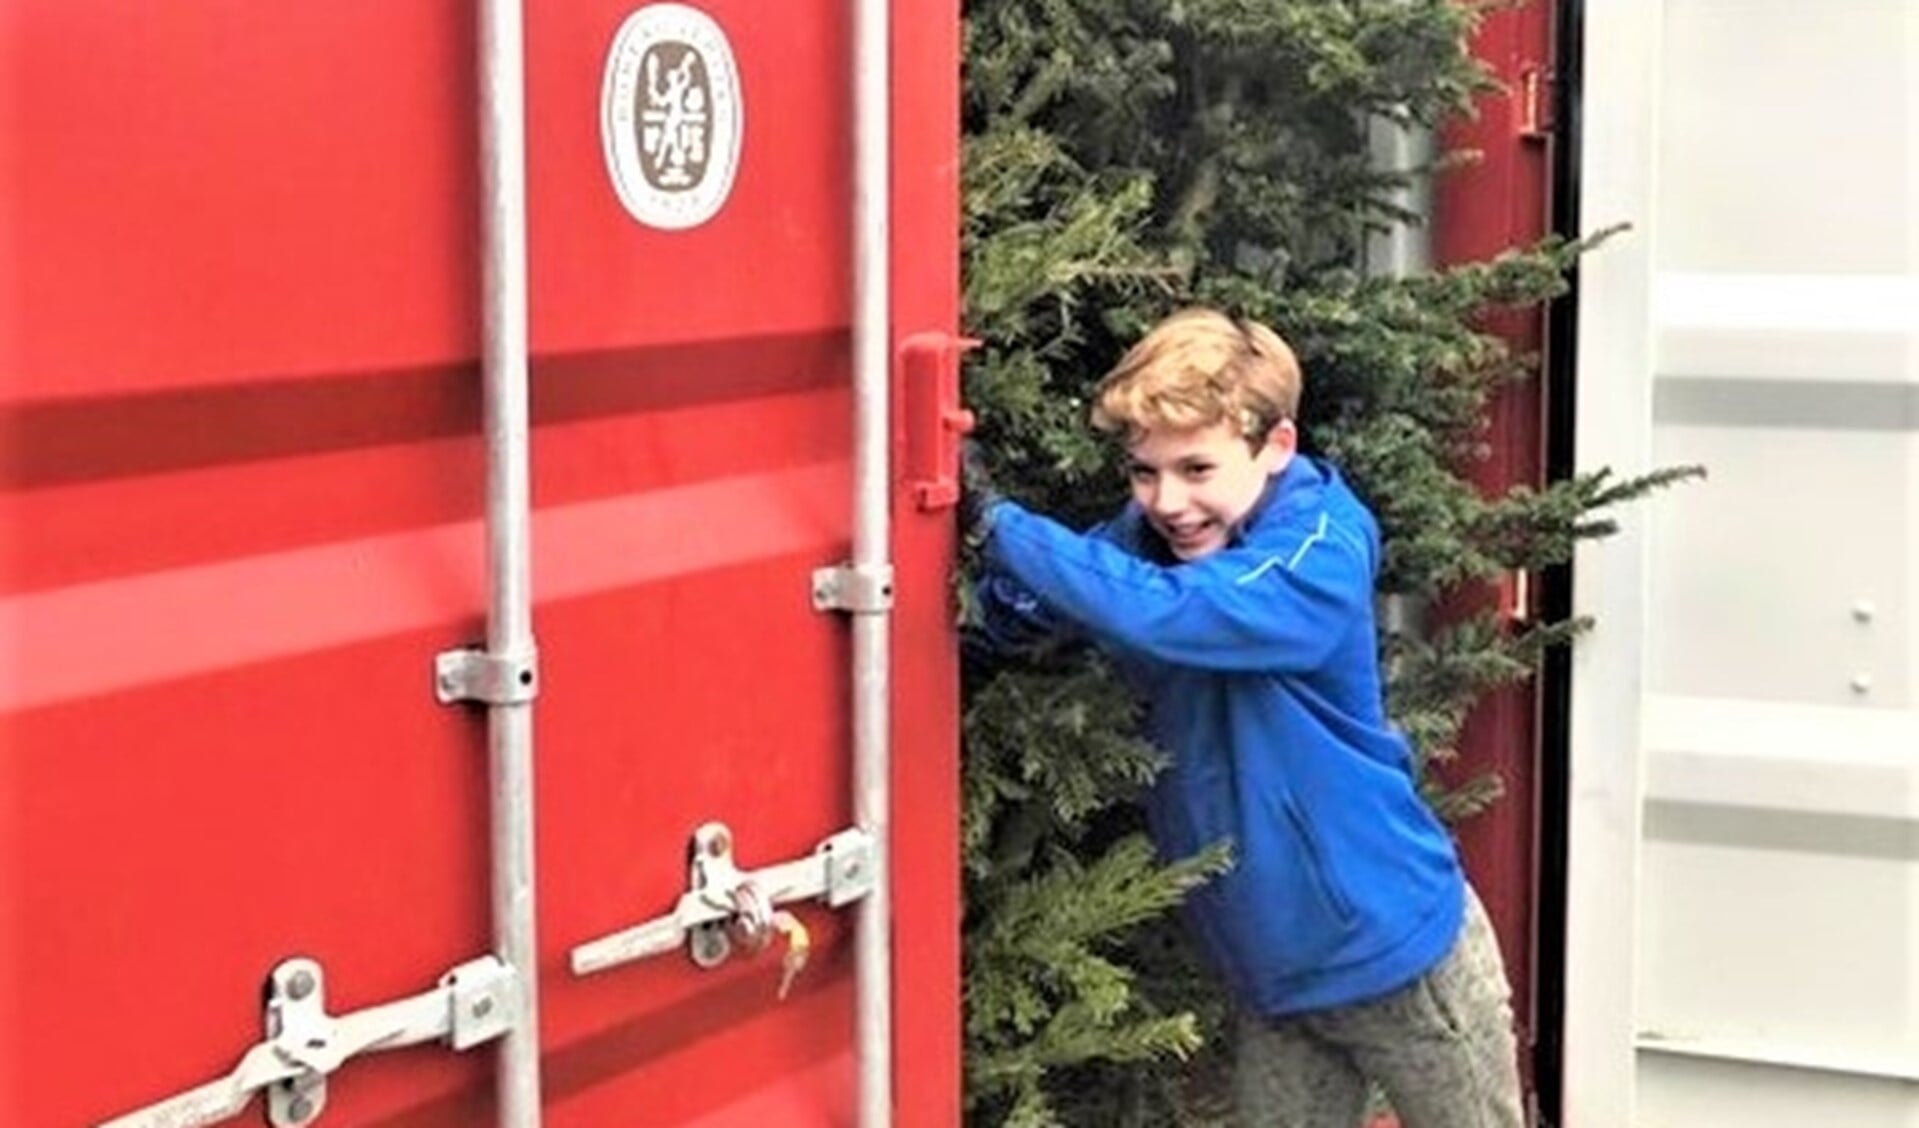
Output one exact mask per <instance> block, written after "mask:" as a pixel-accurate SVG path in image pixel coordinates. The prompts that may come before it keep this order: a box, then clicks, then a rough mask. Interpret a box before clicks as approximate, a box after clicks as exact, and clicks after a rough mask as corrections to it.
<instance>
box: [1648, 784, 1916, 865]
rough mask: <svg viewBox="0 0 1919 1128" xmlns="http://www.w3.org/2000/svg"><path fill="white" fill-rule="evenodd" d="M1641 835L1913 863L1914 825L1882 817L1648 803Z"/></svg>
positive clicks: (1666, 801) (1662, 801)
mask: <svg viewBox="0 0 1919 1128" xmlns="http://www.w3.org/2000/svg"><path fill="white" fill-rule="evenodd" d="M1645 832H1646V837H1647V838H1649V839H1653V840H1655V841H1659V842H1683V843H1687V844H1690V845H1694V846H1735V847H1740V848H1743V849H1747V850H1786V851H1791V852H1792V853H1795V854H1837V855H1841V856H1844V857H1853V858H1878V859H1882V860H1886V861H1894V862H1912V861H1919V820H1915V819H1897V818H1887V817H1885V816H1882V815H1834V814H1826V813H1823V812H1812V811H1780V810H1773V809H1770V808H1765V807H1732V806H1721V805H1719V804H1712V803H1683V802H1679V801H1676V800H1671V799H1649V800H1647V801H1646V823H1645Z"/></svg>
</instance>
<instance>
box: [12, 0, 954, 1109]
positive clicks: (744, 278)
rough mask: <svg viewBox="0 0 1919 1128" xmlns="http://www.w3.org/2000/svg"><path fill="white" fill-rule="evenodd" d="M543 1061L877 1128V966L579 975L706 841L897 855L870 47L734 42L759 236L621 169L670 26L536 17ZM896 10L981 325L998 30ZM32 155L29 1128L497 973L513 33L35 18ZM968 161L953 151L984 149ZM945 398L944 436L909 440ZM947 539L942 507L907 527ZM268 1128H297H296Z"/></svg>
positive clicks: (904, 590)
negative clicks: (485, 197) (466, 683)
mask: <svg viewBox="0 0 1919 1128" xmlns="http://www.w3.org/2000/svg"><path fill="white" fill-rule="evenodd" d="M528 7H529V9H530V10H529V13H528V21H527V72H528V102H527V106H528V133H529V181H530V185H529V192H530V211H531V225H532V239H531V271H532V284H533V290H532V310H531V312H532V324H533V347H534V362H533V407H534V418H535V438H534V451H533V468H534V495H535V502H536V505H537V512H536V515H535V523H534V552H535V559H534V576H535V587H536V598H537V604H538V605H537V610H536V618H535V627H536V632H537V634H538V636H539V640H540V643H541V650H542V664H543V691H542V696H541V698H540V699H539V702H538V704H537V708H536V714H535V716H536V729H537V743H536V757H537V785H538V789H539V791H538V805H539V807H538V815H537V818H538V823H537V841H538V849H539V871H538V880H539V887H538V898H539V911H540V920H539V932H540V942H541V947H542V951H543V958H542V959H543V962H542V966H541V967H540V968H539V969H538V973H539V975H540V978H541V985H542V996H543V997H542V1007H543V1013H542V1020H543V1022H542V1040H543V1044H544V1048H545V1053H544V1068H545V1092H546V1098H547V1106H548V1107H547V1120H548V1123H550V1124H556V1125H565V1124H578V1125H602V1124H613V1123H617V1124H670V1125H682V1124H685V1125H693V1124H698V1125H709V1126H715V1128H717V1126H720V1125H727V1124H748V1123H751V1124H781V1125H796V1126H797V1125H812V1124H821V1125H825V1124H844V1123H849V1122H850V1118H851V1112H850V1109H851V1106H852V1103H853V1093H854V1073H853V1070H854V1061H853V1043H852V1014H853V992H852V967H851V951H850V945H849V944H847V943H846V939H847V937H848V935H849V927H848V926H849V925H850V919H848V918H840V917H836V916H835V915H834V914H832V913H830V912H829V911H827V910H825V909H823V908H817V907H806V908H802V909H801V910H800V913H801V915H802V917H803V918H804V919H805V920H806V921H807V922H808V924H810V925H811V926H812V927H813V930H814V933H815V941H816V947H815V953H814V958H813V961H812V964H811V965H810V966H809V967H808V969H807V970H806V971H805V972H804V973H803V974H802V975H801V977H800V979H799V980H798V981H797V984H796V986H795V989H794V992H793V994H792V996H791V997H789V998H788V999H787V1000H786V1001H785V1002H783V1003H781V1002H778V1001H776V999H775V987H776V984H777V982H778V967H777V958H776V957H775V956H773V955H771V954H768V955H765V956H761V957H759V958H741V957H736V958H735V959H733V960H732V961H730V962H729V963H728V964H727V965H726V966H725V967H723V968H721V969H719V970H717V971H712V972H701V971H698V970H696V969H694V968H693V967H692V966H691V965H690V964H689V963H688V962H687V961H686V960H685V959H684V958H683V957H679V956H666V957H661V958H657V959H654V960H650V961H646V962H644V963H641V964H635V965H629V966H628V967H625V968H621V969H617V970H614V971H611V972H607V973H603V974H601V975H598V976H594V977H590V978H587V979H575V978H573V977H572V976H571V975H570V973H569V972H568V970H567V966H566V952H567V949H568V948H570V947H571V946H572V945H574V944H576V943H579V942H580V941H582V940H585V939H588V938H591V937H593V936H597V935H600V934H602V933H605V932H607V931H610V930H612V929H615V928H619V927H623V926H625V925H629V924H633V923H637V922H638V921H640V920H642V919H645V918H647V917H651V916H654V915H658V914H660V913H662V912H664V911H666V910H667V909H668V908H669V907H670V906H671V904H672V902H673V900H674V898H676V897H677V896H678V894H679V893H680V892H681V891H683V889H684V886H685V881H686V872H685V861H684V851H685V846H686V841H687V836H688V835H689V834H690V832H691V831H692V829H693V828H694V827H695V826H696V825H698V824H699V823H701V822H704V821H707V820H712V819H720V820H724V821H726V822H727V823H729V824H730V825H731V826H732V827H733V828H734V830H735V833H736V835H737V838H738V842H737V851H738V857H739V861H740V863H741V864H742V865H743V866H749V867H751V866H758V865H763V864H768V863H772V862H776V861H782V860H786V859H790V858H793V857H797V856H799V855H802V854H804V853H806V852H808V851H810V850H811V849H812V848H813V847H814V845H815V844H817V842H818V841H819V840H820V839H822V838H824V837H825V836H826V835H828V834H830V833H832V832H834V831H837V830H839V829H842V828H844V827H845V826H846V825H848V823H849V821H850V817H851V816H850V809H849V802H848V798H847V796H848V794H849V792H850V762H849V759H850V740H849V726H850V719H849V718H850V714H849V702H850V685H849V679H848V676H847V672H846V667H847V662H848V641H847V632H846V629H845V623H844V622H843V621H841V620H840V619H839V618H837V617H835V616H830V615H822V614H820V613H818V612H816V611H814V610H813V609H812V607H811V604H810V599H809V593H810V583H809V579H810V575H811V572H812V570H813V569H815V568H817V567H820V566H823V565H826V564H831V563H835V562H838V561H839V560H841V559H843V558H844V556H845V555H846V553H847V541H848V537H849V530H850V519H851V515H850V512H849V509H848V497H849V494H850V457H851V445H850V421H849V415H850V411H851V406H850V396H849V391H848V382H849V379H848V355H849V346H848V337H847V318H848V313H847V310H848V306H849V297H848V290H849V284H850V283H849V279H850V272H849V270H848V268H847V257H848V247H849V244H850V226H849V223H850V203H849V201H850V192H849V190H848V174H847V170H848V167H849V164H850V154H851V142H850V136H851V127H850V122H849V121H848V116H847V107H848V105H849V104H850V99H849V98H848V96H847V84H848V78H847V74H848V67H849V65H850V60H849V58H848V52H849V34H848V29H847V26H846V17H845V13H844V11H843V9H844V7H845V6H844V5H843V4H839V3H834V2H828V0H811V2H807V3H795V4H789V5H782V6H780V8H779V9H778V10H777V11H768V10H767V9H765V7H764V6H762V5H753V4H749V3H746V2H745V0H735V2H732V3H720V2H715V3H711V4H709V5H706V7H705V10H706V11H707V12H708V14H709V15H711V16H712V18H713V19H715V20H716V21H717V22H718V23H719V24H720V25H721V26H722V27H723V28H724V29H725V31H726V33H727V35H728V36H729V38H730V40H731V45H732V49H733V52H734V55H735V58H736V59H737V62H738V68H739V74H740V87H741V90H742V94H743V97H742V102H743V105H744V114H743V118H742V121H743V136H742V144H741V155H740V161H739V167H738V173H737V176H736V179H735V182H734V184H733V188H732V193H731V196H730V198H729V199H728V201H727V202H726V204H725V206H724V208H723V209H722V210H721V211H720V212H719V213H718V214H717V215H716V216H715V217H714V218H713V219H712V220H710V221H709V222H707V223H706V224H704V225H702V226H699V227H696V228H694V229H691V230H686V231H676V232H666V231H659V230H654V229H650V228H646V227H643V226H641V225H639V224H638V223H636V222H634V220H633V219H632V218H631V217H630V216H629V215H627V213H626V212H625V210H624V209H623V208H622V207H621V205H620V202H619V200H618V199H617V198H616V196H615V194H614V192H613V189H612V187H611V184H610V183H609V180H608V174H607V171H606V167H605V161H604V158H603V156H602V146H601V137H600V132H599V130H600V124H599V123H600V104H599V103H600V94H601V83H602V78H603V72H604V66H605V62H606V54H607V49H608V46H609V45H610V43H611V42H612V39H613V36H614V33H615V31H616V30H617V29H618V28H619V27H620V25H621V23H622V21H624V20H625V19H626V18H627V16H628V15H629V14H630V13H631V11H632V8H631V7H629V6H625V5H619V4H610V3H602V2H598V0H573V2H569V3H554V4H539V5H529V6H528ZM899 7H900V9H901V10H900V11H898V12H896V15H895V48H894V50H895V59H896V66H898V67H900V68H901V69H902V71H903V72H904V71H905V70H906V69H907V68H908V67H911V68H912V70H913V72H914V73H915V74H916V75H917V77H915V78H913V79H912V80H910V81H903V82H901V83H899V84H898V86H897V89H896V94H895V104H894V107H893V113H894V117H895V120H896V122H902V121H904V122H913V121H935V122H939V123H941V125H940V128H938V129H933V130H924V129H917V130H915V136H914V137H913V138H910V139H907V138H904V136H903V139H902V142H901V143H900V145H899V147H898V149H897V150H896V156H895V173H894V192H895V196H896V199H897V201H898V203H897V208H898V210H897V211H896V213H895V216H894V220H893V224H894V233H895V240H896V245H897V246H898V247H899V248H900V249H899V250H897V251H896V253H895V255H894V263H895V267H894V275H895V282H896V285H897V286H898V292H897V297H896V303H895V309H894V314H895V323H896V324H897V325H899V326H900V327H901V334H902V335H904V334H905V333H906V332H910V331H924V330H950V329H951V328H952V327H953V321H954V317H955V310H956V304H957V295H956V283H955V278H954V274H955V268H954V262H955V248H954V246H953V242H954V239H955V238H956V231H957V216H956V204H955V199H956V184H955V181H954V176H955V164H956V139H955V136H954V134H955V133H956V121H957V110H956V103H957V91H956V75H955V71H954V65H953V61H954V59H955V57H956V51H957V38H956V37H957V11H956V10H953V9H952V6H950V5H944V4H941V5H931V6H927V7H925V8H919V9H913V10H908V9H907V8H906V7H905V6H904V5H901V6H899ZM0 29H3V30H0V57H4V59H5V60H6V62H7V63H8V64H9V65H8V73H9V74H10V76H12V78H11V82H12V84H13V87H14V93H15V96H16V97H15V101H14V103H13V104H12V105H11V106H10V107H9V113H10V114H11V120H10V122H9V125H10V128H9V129H8V130H6V131H5V132H6V139H5V140H4V141H3V142H0V232H4V233H5V234H6V236H7V238H8V240H9V244H10V262H9V277H8V278H7V279H6V286H5V287H4V289H0V300H3V301H4V305H0V365H3V367H0V442H4V447H3V448H0V639H4V640H6V641H5V644H4V649H0V735H3V736H4V743H3V744H0V1014H4V1015H5V1020H4V1022H0V1123H5V1124H8V1125H20V1126H22V1128H37V1126H40V1125H69V1124H82V1123H91V1122H95V1121H98V1120H101V1119H104V1118H106V1117H109V1116H112V1115H116V1114H119V1113H122V1112H126V1111H129V1110H131V1109H133V1108H135V1107H138V1106H140V1105H143V1104H146V1103H149V1102H152V1101H155V1100H157V1099H159V1098H161V1097H164V1096H167V1095H170V1094H172V1093H174V1092H177V1091H180V1090H182V1089H185V1088H187V1087H189V1086H192V1085H195V1084H198V1083H200V1082H202V1081H206V1080H210V1079H212V1078H213V1077H214V1076H216V1075H218V1074H221V1073H224V1072H225V1071H226V1070H227V1069H229V1068H230V1067H231V1066H232V1065H233V1063H234V1062H235V1061H236V1060H237V1058H238V1056H239V1054H240V1053H241V1052H242V1051H244V1050H245V1049H246V1048H247V1047H248V1046H249V1045H251V1044H252V1042H253V1041H254V1040H255V1039H257V1037H258V1036H259V1024H260V1013H259V1000H258V988H259V984H260V982H261V980H262V978H263V977H264V975H265V974H266V972H267V971H268V970H269V969H270V968H271V967H272V966H273V965H274V964H275V963H277V962H279V961H280V960H282V959H284V958H287V957H289V956H292V955H296V954H303V955H308V956H312V957H314V958H316V959H318V960H320V961H321V963H322V965H323V966H324V968H325V970H326V973H327V976H328V993H329V994H328V1004H329V1009H330V1010H331V1011H333V1012H334V1013H340V1012H342V1011H345V1010H348V1009H353V1008H357V1007H362V1006H367V1005H370V1004H374V1003H380V1002H385V1001H390V1000H393V999H397V998H400V997H402V996H405V995H410V994H413V993H416V992H419V991H422V990H425V989H426V988H428V987H430V986H431V985H432V984H433V982H434V981H435V980H436V979H437V978H438V977H439V976H440V975H441V974H442V973H444V972H445V971H446V970H447V969H448V968H450V967H451V966H452V965H453V964H455V963H458V962H460V961H462V960H465V959H468V958H471V957H472V956H475V955H478V954H480V953H481V952H484V951H486V950H487V949H488V948H489V946H490V935H491V928H490V924H489V922H488V919H487V905H486V901H487V895H486V888H487V877H486V873H487V823H488V812H487V795H486V782H485V779H486V764H485V752H484V738H483V733H484V721H483V719H482V718H481V716H480V715H479V714H478V713H475V712H469V711H465V710H461V709H449V708H447V707H444V706H440V705H438V704H437V703H436V702H435V700H434V698H433V695H432V686H431V666H432V659H433V656H434V655H435V654H436V653H438V652H439V651H441V650H444V649H447V648H449V647H453V646H458V645H463V644H467V643H470V642H472V641H474V640H475V639H477V638H478V637H479V636H480V634H481V633H482V631H483V626H484V624H483V622H482V619H481V615H482V609H483V608H484V606H485V576H484V564H483V543H484V542H483V525H482V520H481V508H482V503H481V493H482V476H483V462H482V455H481V450H480V445H479V442H478V438H477V428H478V421H479V402H478V392H477V383H478V378H477V363H476V360H475V357H476V353H477V347H478V346H477V340H478V326H477V301H476V300H475V295H476V294H477V287H478V281H477V278H478V266H479V264H478V261H477V258H476V251H475V248H476V246H477V243H478V239H477V207H478V203H477V190H476V187H475V172H474V170H475V167H476V165H477V155H476V152H477V150H476V143H475V140H474V136H473V133H474V130H475V128H476V126H475V124H474V123H475V114H474V111H473V97H474V89H475V81H474V77H473V75H474V69H473V61H472V58H471V55H472V50H471V44H472V42H473V40H474V28H473V26H472V17H471V14H470V12H469V11H468V10H467V9H466V7H465V6H461V5H451V4H446V3H438V2H435V3H428V2H425V0H382V2H381V3H378V4H372V3H349V4H332V5H299V6H284V5H282V6H273V7H270V8H262V7H260V6H259V5H257V4H253V3H246V2H229V0H209V2H206V3H200V4H194V5H186V6H180V5H169V6H159V7H156V6H153V5H148V4H138V3H130V2H124V0H123V2H107V0H58V2H56V0H27V2H24V3H18V4H13V5H9V6H8V11H7V13H6V16H5V17H4V23H0ZM949 125H950V126H951V128H948V126H949ZM900 398H901V397H899V396H897V395H896V396H895V400H896V402H898V400H899V399H900ZM899 492H900V495H901V496H902V497H903V498H904V497H905V496H906V493H907V491H906V490H905V488H904V485H903V484H902V486H901V489H900V491H899ZM895 517H896V530H895V531H896V542H897V545H898V548H897V556H896V565H897V566H898V567H899V569H900V583H899V585H898V586H899V589H900V593H901V594H900V604H899V607H898V609H897V617H896V627H895V645H896V647H897V649H898V652H899V655H900V660H899V666H900V672H899V674H898V675H897V687H896V688H897V696H896V702H897V704H896V716H899V717H902V718H903V719H901V720H900V721H898V723H896V726H895V727H896V745H897V747H896V755H897V756H898V757H899V765H900V766H899V768H898V769H897V772H896V776H897V781H898V788H899V790H898V793H897V796H896V810H898V811H900V812H901V814H900V815H898V816H896V826H898V828H899V831H900V836H899V840H898V842H897V844H896V851H897V852H896V856H895V865H896V870H897V874H898V880H899V882H900V884H901V886H902V889H901V893H900V895H899V897H898V900H897V903H896V911H895V922H894V929H895V933H896V936H897V937H898V939H899V946H900V949H901V961H900V966H899V968H898V969H897V972H896V976H895V978H896V985H897V989H898V991H899V992H900V995H899V1007H898V1010H897V1018H896V1021H897V1023H898V1030H897V1038H896V1044H897V1046H898V1047H899V1049H898V1061H897V1063H896V1084H897V1088H898V1092H899V1096H898V1100H899V1105H900V1114H901V1117H902V1121H903V1122H907V1123H913V1124H916V1125H918V1124H929V1125H937V1124H942V1123H945V1124H952V1123H956V1122H957V1104H958V1096H957V1094H958V1082H957V1064H958V1048H957V1022H958V1018H957V1007H958V1001H957V968H958V952H957V941H956V939H955V937H956V934H957V911H958V909H957V897H958V893H957V869H956V866H957V857H956V855H957V846H956V843H955V840H954V832H953V829H952V822H953V813H954V810H955V806H954V804H955V802H956V798H955V791H954V784H953V779H954V775H955V767H954V757H955V749H954V746H953V737H952V730H953V716H954V709H955V702H954V699H953V676H952V674H953V671H952V661H951V638H950V626H949V622H950V616H949V613H948V606H947V604H948V599H947V593H948V590H949V589H948V587H947V568H948V561H949V559H950V553H951V548H952V545H951V531H950V526H949V521H948V518H947V515H945V514H940V513H930V514H929V513H921V512H918V511H917V510H915V509H913V508H912V506H911V505H910V503H906V502H902V503H901V504H900V505H898V506H896V513H895ZM489 1066H490V1052H489V1051H487V1050H484V1049H482V1050H477V1051H474V1052H472V1053H469V1054H465V1055H458V1054H454V1053H452V1052H451V1051H448V1050H444V1049H440V1048H422V1049H413V1050H406V1051H400V1052H395V1053H391V1054H380V1055H370V1056H366V1057H363V1058H359V1059H355V1060H354V1061H352V1062H350V1063H348V1065H347V1066H346V1067H345V1068H343V1069H342V1070H340V1071H339V1072H338V1073H336V1074H335V1075H334V1076H333V1078H332V1081H331V1086H330V1089H331V1091H330V1098H329V1104H328V1107H327V1110H326V1112H325V1114H324V1116H325V1122H326V1123H329V1124H343V1125H349V1124H362V1125H376V1124H394V1125H397V1124H408V1125H414V1124H449V1125H451V1124H472V1123H479V1122H484V1121H485V1120H486V1118H487V1117H488V1115H489V1112H488V1110H489V1109H490V1106H491V1098H490V1088H491V1085H490V1080H489V1076H488V1074H489ZM249 1115H253V1114H249Z"/></svg>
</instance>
